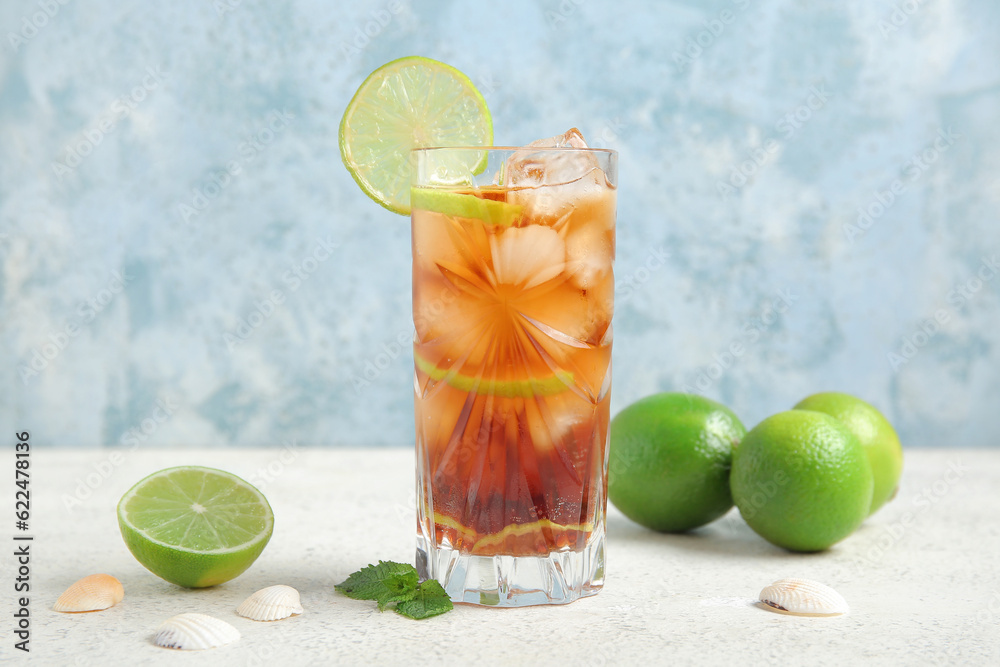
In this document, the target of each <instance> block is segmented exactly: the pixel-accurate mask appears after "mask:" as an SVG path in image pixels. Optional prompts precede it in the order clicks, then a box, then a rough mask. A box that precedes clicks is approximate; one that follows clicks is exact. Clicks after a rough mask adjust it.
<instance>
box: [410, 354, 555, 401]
mask: <svg viewBox="0 0 1000 667" xmlns="http://www.w3.org/2000/svg"><path fill="white" fill-rule="evenodd" d="M413 360H414V361H415V362H416V366H417V368H419V369H420V370H422V371H423V372H424V373H426V374H427V375H428V376H430V378H431V379H432V380H437V381H444V382H446V383H448V385H450V386H452V387H454V388H455V389H459V390H461V391H471V392H473V393H476V394H482V395H487V394H488V395H491V396H503V397H506V398H514V397H517V396H520V397H521V398H532V397H535V396H552V395H553V394H559V393H562V392H564V391H566V390H567V389H569V388H570V387H572V386H573V374H572V373H570V372H569V371H558V372H557V373H555V374H554V375H549V376H547V377H540V378H532V377H529V378H525V379H523V380H496V379H493V378H477V377H472V376H471V375H463V374H461V373H459V372H458V371H456V370H450V369H444V368H440V367H438V366H435V365H434V364H433V363H431V362H430V361H428V360H427V359H424V358H423V357H421V356H420V355H419V354H417V353H416V352H414V353H413Z"/></svg>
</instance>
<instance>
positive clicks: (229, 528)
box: [118, 466, 274, 588]
mask: <svg viewBox="0 0 1000 667" xmlns="http://www.w3.org/2000/svg"><path fill="white" fill-rule="evenodd" d="M118 526H119V528H120V529H121V532H122V538H123V539H124V540H125V544H126V545H127V546H128V548H129V551H131V552H132V555H133V556H135V557H136V560H138V561H139V562H140V563H142V564H143V566H145V567H146V569H147V570H149V571H150V572H152V573H153V574H155V575H156V576H158V577H161V578H163V579H166V580H167V581H169V582H171V583H174V584H177V585H178V586H184V587H186V588H204V587H206V586H215V585H216V584H221V583H223V582H226V581H229V580H230V579H233V578H234V577H236V576H238V575H240V574H242V573H243V571H244V570H246V569H247V568H248V567H250V565H252V564H253V562H254V561H255V560H257V556H259V555H260V552H261V551H263V550H264V547H265V546H266V545H267V542H268V540H270V539H271V532H272V531H273V530H274V514H272V512H271V506H270V505H268V503H267V499H265V498H264V496H263V494H261V492H260V491H258V490H257V489H256V488H254V487H253V486H252V485H251V484H249V483H248V482H246V481H244V480H242V479H240V478H239V477H237V476H236V475H233V474H230V473H228V472H224V471H222V470H216V469H214V468H202V467H199V466H181V467H177V468H167V469H166V470H161V471H160V472H157V473H153V474H152V475H150V476H149V477H146V478H145V479H143V480H142V481H140V482H139V483H138V484H136V485H135V486H133V487H132V488H131V489H129V490H128V492H127V493H126V494H125V495H124V496H122V499H121V501H120V502H119V503H118Z"/></svg>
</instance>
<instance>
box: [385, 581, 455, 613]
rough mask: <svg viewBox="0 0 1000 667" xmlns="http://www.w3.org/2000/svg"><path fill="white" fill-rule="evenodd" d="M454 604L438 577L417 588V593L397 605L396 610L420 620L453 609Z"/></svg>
mask: <svg viewBox="0 0 1000 667" xmlns="http://www.w3.org/2000/svg"><path fill="white" fill-rule="evenodd" d="M453 607H454V605H453V604H452V603H451V599H450V598H449V597H448V594H447V593H445V592H444V589H443V588H442V587H441V584H439V583H438V581H437V580H436V579H428V580H427V581H425V582H424V583H422V584H420V587H419V588H417V591H416V595H414V596H413V598H411V599H409V600H404V601H402V602H400V603H399V604H397V605H396V611H397V612H398V613H400V614H402V615H403V616H406V617H407V618H413V619H417V620H420V619H422V618H430V617H431V616H437V615H438V614H443V613H445V612H446V611H451V610H452V608H453Z"/></svg>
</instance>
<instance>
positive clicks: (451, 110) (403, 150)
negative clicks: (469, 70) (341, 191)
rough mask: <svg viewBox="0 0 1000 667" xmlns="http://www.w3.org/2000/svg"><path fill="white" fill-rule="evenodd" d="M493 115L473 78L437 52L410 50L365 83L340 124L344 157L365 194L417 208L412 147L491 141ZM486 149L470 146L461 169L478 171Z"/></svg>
mask: <svg viewBox="0 0 1000 667" xmlns="http://www.w3.org/2000/svg"><path fill="white" fill-rule="evenodd" d="M491 143H493V121H492V119H491V117H490V112H489V109H488V108H487V107H486V101H485V100H484V99H483V96H482V94H481V93H480V92H479V91H478V90H477V89H476V87H475V86H474V85H473V83H472V81H470V80H469V77H467V76H465V75H464V74H462V73H461V72H459V71H458V70H457V69H455V68H454V67H451V66H450V65H446V64H444V63H442V62H438V61H436V60H431V59H430V58H423V57H420V56H409V57H406V58H400V59H398V60H394V61H392V62H390V63H387V64H385V65H383V66H382V67H379V68H378V69H377V70H375V71H374V72H372V73H371V74H370V75H369V76H368V78H367V79H365V81H364V82H363V83H362V84H361V86H360V87H359V88H358V90H357V92H356V93H355V94H354V97H353V98H352V99H351V101H350V103H348V105H347V109H346V110H345V111H344V117H343V119H342V120H341V122H340V155H341V158H342V159H343V161H344V165H345V166H346V167H347V170H348V171H349V172H350V173H351V176H352V177H354V180H355V181H356V182H357V184H358V185H359V186H360V187H361V189H362V190H364V192H365V194H367V195H368V196H369V197H371V198H372V199H373V200H375V201H376V202H378V203H379V204H381V205H382V206H384V207H385V208H387V209H389V210H390V211H393V212H394V213H400V214H403V215H409V213H410V180H411V178H410V177H411V163H410V151H411V150H413V149H414V148H426V147H430V146H489V145H490V144H491ZM484 157H485V155H480V154H477V152H476V151H471V152H469V153H468V154H467V156H466V157H464V158H459V160H460V161H463V160H464V162H467V163H464V162H463V163H462V164H456V165H454V169H455V173H457V174H458V173H466V174H468V173H477V171H481V169H482V168H485V163H483V164H482V165H481V167H480V166H479V165H478V163H479V162H480V161H481V160H482V159H483V158H484Z"/></svg>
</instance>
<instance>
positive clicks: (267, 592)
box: [236, 586, 302, 621]
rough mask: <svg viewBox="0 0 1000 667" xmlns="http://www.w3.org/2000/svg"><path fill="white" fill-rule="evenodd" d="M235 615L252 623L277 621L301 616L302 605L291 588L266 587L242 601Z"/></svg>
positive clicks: (296, 592) (297, 594)
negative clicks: (295, 615) (294, 615)
mask: <svg viewBox="0 0 1000 667" xmlns="http://www.w3.org/2000/svg"><path fill="white" fill-rule="evenodd" d="M236 613H237V614H239V615H240V616H243V617H245V618H249V619H250V620H252V621H278V620H281V619H282V618H288V617H289V616H292V615H293V614H301V613H302V603H301V602H300V601H299V592H298V591H297V590H295V589H294V588H292V587H291V586H268V587H267V588H262V589H260V590H259V591H257V592H256V593H254V594H253V595H251V596H250V597H248V598H247V599H246V600H244V601H243V602H242V603H241V604H240V606H239V607H237V608H236Z"/></svg>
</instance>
